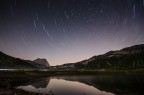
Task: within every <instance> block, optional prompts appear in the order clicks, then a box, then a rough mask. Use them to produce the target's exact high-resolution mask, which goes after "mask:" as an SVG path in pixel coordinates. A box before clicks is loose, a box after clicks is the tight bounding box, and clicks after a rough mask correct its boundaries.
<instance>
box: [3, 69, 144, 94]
mask: <svg viewBox="0 0 144 95" xmlns="http://www.w3.org/2000/svg"><path fill="white" fill-rule="evenodd" d="M59 79H61V80H66V82H68V83H70V84H71V82H75V81H76V82H79V83H83V84H85V85H87V86H92V87H95V88H96V89H99V90H102V91H106V92H111V93H113V94H114V95H144V93H143V90H142V89H143V88H144V87H143V85H144V72H143V70H95V71H94V70H93V71H92V70H91V71H90V70H89V71H0V95H59V94H54V93H53V92H52V91H51V89H49V92H47V93H40V92H37V91H36V92H31V91H26V90H23V89H16V87H19V86H27V85H33V86H34V87H35V88H37V89H39V88H43V89H46V88H45V87H47V86H48V85H50V84H52V83H49V82H52V81H56V82H57V85H55V86H56V87H55V88H53V89H54V90H57V89H58V91H61V92H63V90H62V89H61V87H60V88H57V87H59V85H58V83H60V84H61V81H59ZM62 82H63V81H62ZM72 84H73V83H72ZM61 85H65V84H61ZM61 85H60V86H61ZM63 88H64V87H63ZM66 88H67V87H66ZM82 90H83V89H82ZM42 92H43V90H42ZM73 92H75V91H73ZM55 93H56V92H55ZM58 93H60V92H58ZM70 93H71V92H69V93H68V94H69V95H77V94H70ZM62 95H66V94H62ZM78 95H79V94H78ZM81 95H90V94H86V93H83V94H81ZM96 95H97V94H96ZM100 95H101V94H100ZM103 95H105V94H103Z"/></svg>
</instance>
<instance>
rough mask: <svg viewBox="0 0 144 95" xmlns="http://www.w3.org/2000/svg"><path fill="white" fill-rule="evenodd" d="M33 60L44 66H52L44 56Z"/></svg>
mask: <svg viewBox="0 0 144 95" xmlns="http://www.w3.org/2000/svg"><path fill="white" fill-rule="evenodd" d="M33 62H35V63H37V65H39V66H41V67H43V68H47V67H50V65H49V63H48V61H47V60H46V59H44V58H42V59H40V58H37V59H36V60H33Z"/></svg>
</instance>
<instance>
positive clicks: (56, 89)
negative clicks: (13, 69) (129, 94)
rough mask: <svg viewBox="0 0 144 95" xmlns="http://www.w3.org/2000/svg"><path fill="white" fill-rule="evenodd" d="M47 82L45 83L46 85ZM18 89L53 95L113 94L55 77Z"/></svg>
mask: <svg viewBox="0 0 144 95" xmlns="http://www.w3.org/2000/svg"><path fill="white" fill-rule="evenodd" d="M46 84H47V85H46ZM17 88H18V89H22V90H25V91H30V92H35V93H50V92H53V94H54V95H114V94H112V93H109V92H105V91H100V90H99V89H97V88H95V87H93V86H89V85H86V84H84V83H80V82H76V81H68V80H64V79H59V78H56V77H53V78H51V79H50V78H46V79H45V80H44V79H42V80H40V81H38V82H36V81H35V82H34V83H31V84H29V85H26V86H19V87H17Z"/></svg>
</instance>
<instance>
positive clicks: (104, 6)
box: [0, 0, 144, 66]
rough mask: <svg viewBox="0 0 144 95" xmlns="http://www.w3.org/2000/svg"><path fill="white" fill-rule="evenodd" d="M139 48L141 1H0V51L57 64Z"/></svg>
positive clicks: (142, 40)
mask: <svg viewBox="0 0 144 95" xmlns="http://www.w3.org/2000/svg"><path fill="white" fill-rule="evenodd" d="M136 44H144V0H1V1H0V51H2V52H4V53H6V54H9V55H11V56H14V57H18V58H21V59H26V60H34V59H36V58H46V59H47V60H48V61H49V63H50V65H52V66H54V65H60V64H64V63H71V62H77V61H81V60H84V59H87V58H90V57H92V56H94V55H99V54H103V53H105V52H108V51H110V50H118V49H121V48H124V47H127V46H132V45H136Z"/></svg>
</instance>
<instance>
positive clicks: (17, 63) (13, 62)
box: [0, 52, 49, 69]
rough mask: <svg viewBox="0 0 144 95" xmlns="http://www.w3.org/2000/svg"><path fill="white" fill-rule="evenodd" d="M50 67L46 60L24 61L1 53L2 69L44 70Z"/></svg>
mask: <svg viewBox="0 0 144 95" xmlns="http://www.w3.org/2000/svg"><path fill="white" fill-rule="evenodd" d="M47 67H49V63H48V62H47V60H46V59H39V58H38V59H36V60H34V61H30V60H22V59H19V58H15V57H12V56H9V55H6V54H4V53H2V52H0V69H43V68H47Z"/></svg>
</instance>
